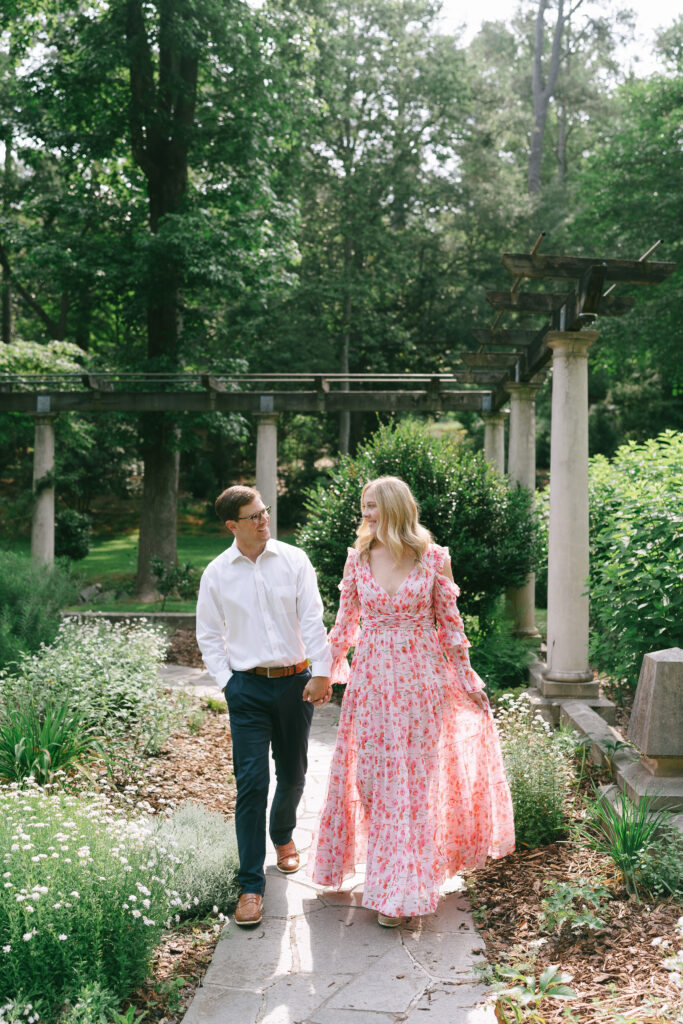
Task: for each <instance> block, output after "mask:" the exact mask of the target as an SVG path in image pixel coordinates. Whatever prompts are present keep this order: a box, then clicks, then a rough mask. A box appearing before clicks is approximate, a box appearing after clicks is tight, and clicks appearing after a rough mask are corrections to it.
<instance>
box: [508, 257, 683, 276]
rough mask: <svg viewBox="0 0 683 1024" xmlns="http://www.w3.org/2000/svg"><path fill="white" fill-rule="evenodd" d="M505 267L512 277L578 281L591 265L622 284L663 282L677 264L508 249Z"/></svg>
mask: <svg viewBox="0 0 683 1024" xmlns="http://www.w3.org/2000/svg"><path fill="white" fill-rule="evenodd" d="M502 261H503V266H504V267H505V269H506V270H507V271H509V273H511V274H512V275H513V277H535V278H540V277H545V278H556V279H562V280H571V279H572V278H573V279H574V280H579V279H580V278H582V277H583V275H584V274H585V273H586V272H587V271H589V270H590V269H591V268H593V267H596V268H598V269H599V270H601V271H602V273H603V274H604V276H605V280H606V281H619V282H621V284H661V283H662V281H666V279H667V277H669V276H670V275H671V274H672V273H673V272H674V270H675V269H676V264H675V263H660V262H657V263H649V262H647V261H643V262H641V261H640V260H609V259H604V260H603V259H600V258H599V257H597V256H596V257H593V256H552V255H541V254H539V253H536V254H535V255H533V256H531V255H529V254H528V253H510V252H505V253H503V255H502Z"/></svg>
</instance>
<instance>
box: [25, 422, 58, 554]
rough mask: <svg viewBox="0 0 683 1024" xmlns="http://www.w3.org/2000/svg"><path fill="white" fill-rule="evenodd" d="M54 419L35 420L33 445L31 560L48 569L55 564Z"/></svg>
mask: <svg viewBox="0 0 683 1024" xmlns="http://www.w3.org/2000/svg"><path fill="white" fill-rule="evenodd" d="M54 472H55V417H54V415H53V414H48V415H42V416H41V415H38V416H36V417H35V440H34V444H33V496H34V505H33V521H32V523H31V557H32V558H34V559H35V560H36V561H37V562H43V563H44V564H46V565H52V564H53V563H54V560H55V484H54Z"/></svg>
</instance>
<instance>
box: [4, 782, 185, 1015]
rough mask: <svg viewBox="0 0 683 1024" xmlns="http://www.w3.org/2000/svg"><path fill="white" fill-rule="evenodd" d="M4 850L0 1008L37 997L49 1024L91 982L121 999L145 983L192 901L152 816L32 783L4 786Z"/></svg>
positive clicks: (96, 796) (92, 796) (98, 797)
mask: <svg viewBox="0 0 683 1024" xmlns="http://www.w3.org/2000/svg"><path fill="white" fill-rule="evenodd" d="M0 851H3V852H2V853H1V854H0V876H1V877H0V1005H2V1003H3V1002H6V1001H7V1000H25V1001H30V1002H32V1003H34V1004H35V1003H37V1002H38V1001H39V1000H40V1003H41V1011H42V1012H41V1019H42V1020H43V1021H45V1022H46V1024H48V1022H50V1021H54V1020H56V1019H57V1017H58V1014H59V1011H60V1007H62V1006H63V1004H64V1002H65V1000H67V999H71V1000H73V999H74V997H76V996H77V995H78V992H79V991H80V989H81V988H82V986H83V985H84V984H88V983H95V982H97V983H99V984H101V985H102V986H104V987H106V988H107V989H108V990H109V991H111V992H112V993H113V995H114V996H115V997H117V998H123V997H124V996H126V995H127V994H129V993H130V992H131V991H132V990H133V989H134V988H135V987H136V986H137V985H139V984H140V983H141V982H142V981H143V980H144V978H145V977H146V976H147V973H148V968H149V963H150V959H151V956H152V953H153V950H154V948H155V946H156V945H157V944H158V942H159V938H160V935H161V932H162V930H163V929H164V927H165V926H166V925H168V924H170V919H171V915H173V914H174V913H177V912H180V911H182V910H183V909H184V906H185V903H186V900H184V899H183V898H181V897H180V896H179V895H178V893H177V892H176V891H175V890H174V888H173V876H174V872H175V871H176V869H177V865H178V858H177V857H176V856H175V854H174V852H173V850H172V848H171V847H170V844H169V843H168V842H166V841H165V840H164V838H163V837H162V836H160V835H159V834H158V833H157V832H156V830H155V828H154V826H153V824H152V823H151V821H150V819H148V818H139V819H137V820H130V819H128V818H126V817H124V816H123V815H122V814H121V813H120V812H117V811H115V810H114V809H113V808H112V805H111V804H110V803H109V802H108V801H107V799H106V797H104V796H103V795H102V794H85V795H81V796H76V795H74V794H68V793H65V792H63V791H62V790H61V789H58V788H57V787H56V786H51V785H48V786H45V787H42V788H41V787H39V786H38V785H36V784H35V783H32V782H30V781H29V782H28V783H27V784H26V785H24V786H22V787H20V786H18V785H11V786H6V787H4V788H0ZM188 895H189V894H188Z"/></svg>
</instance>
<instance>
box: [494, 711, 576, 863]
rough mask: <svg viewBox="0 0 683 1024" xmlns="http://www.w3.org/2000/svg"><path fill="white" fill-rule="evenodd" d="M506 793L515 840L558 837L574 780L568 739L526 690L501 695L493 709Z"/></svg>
mask: <svg viewBox="0 0 683 1024" xmlns="http://www.w3.org/2000/svg"><path fill="white" fill-rule="evenodd" d="M494 715H495V718H496V721H497V724H498V727H499V729H500V739H501V746H502V749H503V760H504V762H505V773H506V775H507V780H508V783H509V785H510V792H511V794H512V806H513V810H514V817H515V841H516V843H517V845H518V846H526V847H528V848H530V849H532V848H534V847H536V846H544V845H546V844H547V843H552V842H555V840H557V839H561V838H562V836H563V835H564V834H565V832H566V827H567V816H568V815H567V808H568V800H569V796H570V792H571V788H572V782H573V779H574V770H573V743H572V741H571V739H570V738H569V737H568V736H567V735H566V734H565V733H562V732H555V731H554V730H553V729H552V727H551V726H550V725H548V723H547V722H546V721H545V720H544V719H543V718H542V716H541V715H540V714H539V713H538V712H534V710H533V708H532V707H531V702H530V700H529V697H528V695H527V694H526V693H522V694H520V696H519V697H511V698H507V697H506V695H503V696H502V697H501V698H500V700H499V702H498V705H497V707H496V709H495V711H494Z"/></svg>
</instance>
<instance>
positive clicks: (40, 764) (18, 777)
mask: <svg viewBox="0 0 683 1024" xmlns="http://www.w3.org/2000/svg"><path fill="white" fill-rule="evenodd" d="M101 754H102V748H101V745H100V743H99V740H98V738H97V737H96V736H95V734H94V732H93V729H92V728H88V727H87V726H85V725H84V723H83V717H82V713H81V712H78V711H76V712H75V711H73V710H72V708H71V706H70V703H69V702H68V701H64V703H62V704H53V703H51V702H49V703H47V704H45V706H44V708H43V709H42V713H41V714H39V713H38V711H37V710H36V708H35V707H33V706H32V705H30V704H29V703H28V702H27V701H26V699H25V698H24V699H23V700H22V699H20V704H19V706H7V705H5V706H4V707H2V708H0V782H21V781H22V780H23V779H25V778H27V776H31V777H32V778H33V779H35V781H36V782H37V783H39V784H40V785H47V784H48V783H51V782H53V781H54V779H55V774H56V773H57V772H71V771H73V770H78V769H80V768H82V767H83V766H84V765H87V764H88V763H89V762H91V761H93V760H94V759H95V758H97V757H101Z"/></svg>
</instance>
